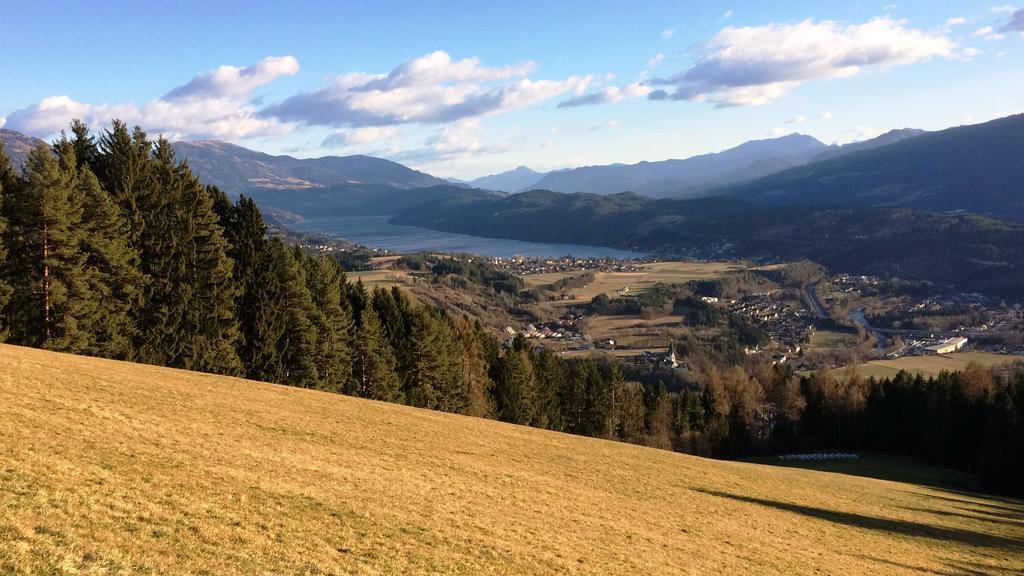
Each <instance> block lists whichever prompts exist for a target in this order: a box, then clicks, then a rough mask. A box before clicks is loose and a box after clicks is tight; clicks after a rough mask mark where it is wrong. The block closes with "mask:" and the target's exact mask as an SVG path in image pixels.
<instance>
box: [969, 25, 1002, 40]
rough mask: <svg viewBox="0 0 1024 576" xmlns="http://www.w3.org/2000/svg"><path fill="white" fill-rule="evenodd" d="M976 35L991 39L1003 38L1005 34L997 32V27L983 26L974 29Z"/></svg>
mask: <svg viewBox="0 0 1024 576" xmlns="http://www.w3.org/2000/svg"><path fill="white" fill-rule="evenodd" d="M974 36H975V37H976V38H983V39H985V40H989V41H992V40H1002V39H1003V35H1002V34H1000V33H999V32H996V29H995V28H993V27H991V26H982V27H981V28H978V29H977V30H975V31H974Z"/></svg>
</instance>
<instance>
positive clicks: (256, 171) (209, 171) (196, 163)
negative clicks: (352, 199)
mask: <svg viewBox="0 0 1024 576" xmlns="http://www.w3.org/2000/svg"><path fill="white" fill-rule="evenodd" d="M174 151H175V153H176V154H177V155H178V157H179V159H182V160H188V163H189V167H191V168H192V170H193V171H194V172H195V173H196V174H197V175H198V176H199V178H200V179H201V180H202V181H203V182H205V183H207V184H214V185H216V186H219V187H220V188H221V189H223V190H224V191H225V192H228V193H230V194H241V193H249V191H250V190H309V189H316V188H325V187H329V186H339V185H360V184H371V185H384V186H391V187H394V188H418V187H421V186H436V185H441V184H447V182H445V181H444V180H442V179H440V178H435V177H433V176H431V175H429V174H425V173H423V172H419V171H417V170H413V169H411V168H407V167H405V166H403V165H401V164H399V163H397V162H392V161H390V160H384V159H383V158H374V157H372V156H360V155H356V156H324V157H322V158H293V157H291V156H271V155H270V154H264V153H263V152H257V151H255V150H249V149H248V148H243V147H241V146H236V145H234V144H228V143H227V142H220V141H217V140H206V141H199V142H175V143H174Z"/></svg>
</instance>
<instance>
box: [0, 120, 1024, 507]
mask: <svg viewBox="0 0 1024 576" xmlns="http://www.w3.org/2000/svg"><path fill="white" fill-rule="evenodd" d="M0 240H2V242H0V270H2V275H0V338H2V339H4V340H6V341H7V342H10V343H13V344H18V345H25V346H33V347H39V348H45V349H49V350H55V351H62V352H71V353H76V354H86V355H93V356H100V357H106V358H114V359H122V360H129V361H135V362H143V363H148V364H156V365H161V366H169V367H174V368H183V369H189V370H198V371H203V372H211V373H217V374H226V375H234V376H244V377H247V378H250V379H254V380H261V381H267V382H275V383H281V384H287V385H292V386H301V387H306V388H315V389H319V390H324V391H328V392H336V393H343V394H349V395H353V396H359V397H363V398H370V399H374V400H381V401H388V402H398V403H403V404H408V405H411V406H417V407H422V408H428V409H434V410H442V411H446V412H453V413H459V414H467V415H473V416H479V417H491V418H497V419H501V420H504V421H507V422H512V423H516V424H523V425H529V426H536V427H541V428H547V429H551V430H558V431H563V432H568V433H573V434H581V435H587V436H595V437H602V438H609V439H615V440H620V441H625V442H632V443H637V444H645V445H649V446H654V447H658V448H663V449H671V450H677V451H683V452H690V453H696V454H702V455H709V456H717V457H740V456H747V455H752V454H759V453H766V452H769V451H772V450H783V449H785V450H792V449H811V448H816V447H822V446H827V447H836V448H847V449H860V448H870V449H873V450H879V451H892V452H899V453H907V454H915V455H919V456H922V457H924V458H927V459H929V460H931V461H934V462H937V463H939V464H943V465H946V466H952V467H958V468H962V469H965V470H968V471H972V472H976V473H978V474H979V476H980V477H981V478H982V481H983V482H984V483H985V485H986V486H987V487H989V488H991V489H993V490H1000V491H1005V492H1016V493H1020V490H1021V488H1020V486H1019V485H1018V484H1019V482H1015V481H1014V478H1020V477H1021V476H1020V473H1021V471H1022V464H1021V461H1022V452H1024V440H1021V435H1022V431H1024V414H1022V411H1024V375H1022V374H1021V373H1019V372H1018V373H1015V374H1003V375H1002V376H1000V377H998V378H997V377H995V376H993V375H992V374H991V373H988V372H984V371H981V372H978V371H973V372H969V373H965V374H963V375H961V374H952V375H943V376H941V377H940V378H939V379H933V380H928V381H925V380H922V379H920V378H910V377H908V376H906V375H900V376H898V377H897V378H894V379H891V380H881V381H875V380H871V381H862V380H858V379H855V380H854V381H853V382H851V381H850V380H849V379H846V380H841V379H838V378H835V377H834V376H832V375H830V374H828V373H821V374H816V375H813V376H809V377H803V378H799V377H796V376H794V375H793V374H792V373H791V372H790V371H789V370H788V369H787V368H785V367H772V366H770V365H764V364H762V365H752V366H746V367H741V366H736V365H733V366H718V365H715V364H714V362H709V363H706V365H705V366H702V367H700V368H699V369H697V370H695V371H694V373H693V374H692V375H691V376H690V377H688V378H687V379H685V381H684V382H683V383H682V384H678V383H675V382H672V388H671V389H669V388H668V387H667V386H666V385H665V384H662V383H661V382H654V383H648V384H641V383H638V382H633V381H629V380H628V379H627V378H625V377H624V376H623V371H622V366H621V365H620V364H618V363H616V362H615V361H613V360H594V359H579V360H566V359H563V358H562V357H560V356H558V355H556V354H554V353H552V352H549V351H546V350H544V349H542V348H535V347H534V346H533V345H532V344H531V343H530V342H529V341H527V340H525V339H523V338H516V339H514V340H513V341H511V342H507V343H503V342H500V341H499V340H497V338H496V337H494V336H493V335H491V334H490V333H488V332H487V331H486V330H484V329H483V328H482V327H481V325H480V323H479V322H478V321H475V320H471V319H470V318H468V317H466V316H452V315H448V314H446V313H444V312H443V311H441V310H439V309H436V308H433V307H430V306H424V305H420V304H418V303H416V302H413V301H412V300H410V298H409V297H408V296H407V295H406V294H405V293H404V292H403V291H401V290H399V289H397V288H394V289H391V290H384V289H380V288H377V289H374V290H372V291H371V290H368V289H367V288H366V287H365V286H364V285H363V284H362V282H359V281H357V282H350V281H349V280H348V278H347V276H346V273H345V270H344V269H343V268H342V266H341V264H340V263H339V261H338V259H337V258H335V257H334V256H332V255H323V254H314V253H309V252H307V251H304V250H303V249H302V248H301V247H299V246H288V245H286V244H285V243H284V242H282V241H281V240H279V239H275V238H271V237H268V234H267V228H266V225H265V223H264V220H263V217H262V215H261V213H260V211H259V209H258V207H257V206H256V204H255V203H254V202H253V201H252V200H250V199H247V198H245V197H242V198H239V199H238V200H237V201H234V202H232V201H231V200H230V199H229V198H228V197H227V196H226V195H225V194H224V193H223V192H221V191H220V190H218V189H217V188H215V187H210V186H205V185H203V184H202V183H201V182H200V181H199V180H198V179H197V178H196V176H195V175H194V174H193V173H192V171H191V170H190V169H189V167H188V164H187V162H182V161H179V160H178V159H177V158H175V155H174V152H173V150H172V148H171V146H170V144H169V143H168V142H167V141H166V140H164V139H163V138H158V139H156V140H155V141H153V140H150V139H149V137H148V136H147V135H146V134H145V133H144V132H143V131H142V130H141V129H139V128H135V129H134V130H129V128H128V127H127V126H126V125H125V124H124V123H121V122H114V123H113V124H112V126H111V127H110V128H109V129H107V130H104V131H103V132H102V133H101V134H100V135H99V137H98V138H95V137H93V136H92V135H91V133H90V131H89V129H88V127H87V126H85V125H84V124H82V123H81V122H78V121H75V122H73V123H72V125H71V127H70V135H63V136H62V137H61V138H59V139H58V140H57V141H56V142H55V143H54V144H53V145H52V146H45V145H42V146H40V147H39V148H37V149H35V150H34V151H32V153H31V154H30V155H29V157H28V160H27V162H26V165H25V166H24V168H23V169H22V170H20V171H17V170H15V169H14V168H13V167H12V166H11V164H10V162H9V160H8V159H7V158H6V156H5V155H4V154H3V151H2V149H0ZM445 266H448V265H445ZM443 271H444V272H445V273H450V274H461V273H470V274H475V273H476V272H474V271H473V270H469V271H468V272H467V270H462V269H451V270H449V269H448V267H445V269H444V270H443ZM486 280H488V282H490V280H491V279H486ZM497 280H498V281H500V282H498V284H497V285H493V286H492V289H494V290H504V289H507V286H506V284H508V282H507V281H506V280H507V279H497ZM983 373H984V374H988V379H987V380H985V379H984V377H983V376H982V375H981V374H983ZM979 379H980V380H979ZM978 382H981V384H979V383H978ZM1012 474H1017V476H1015V477H1014V476H1012Z"/></svg>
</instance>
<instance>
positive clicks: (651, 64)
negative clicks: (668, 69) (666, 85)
mask: <svg viewBox="0 0 1024 576" xmlns="http://www.w3.org/2000/svg"><path fill="white" fill-rule="evenodd" d="M664 61H665V55H664V54H655V55H654V57H653V58H651V59H650V60H648V61H647V69H648V70H651V69H654V68H657V67H658V66H661V63H662V62H664Z"/></svg>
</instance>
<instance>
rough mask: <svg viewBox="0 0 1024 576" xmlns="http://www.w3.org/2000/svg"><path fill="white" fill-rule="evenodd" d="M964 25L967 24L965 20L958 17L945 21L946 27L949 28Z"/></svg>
mask: <svg viewBox="0 0 1024 576" xmlns="http://www.w3.org/2000/svg"><path fill="white" fill-rule="evenodd" d="M964 24H967V19H966V18H962V17H959V16H957V17H955V18H949V19H947V20H946V26H947V27H950V28H951V27H953V26H963V25H964Z"/></svg>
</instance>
